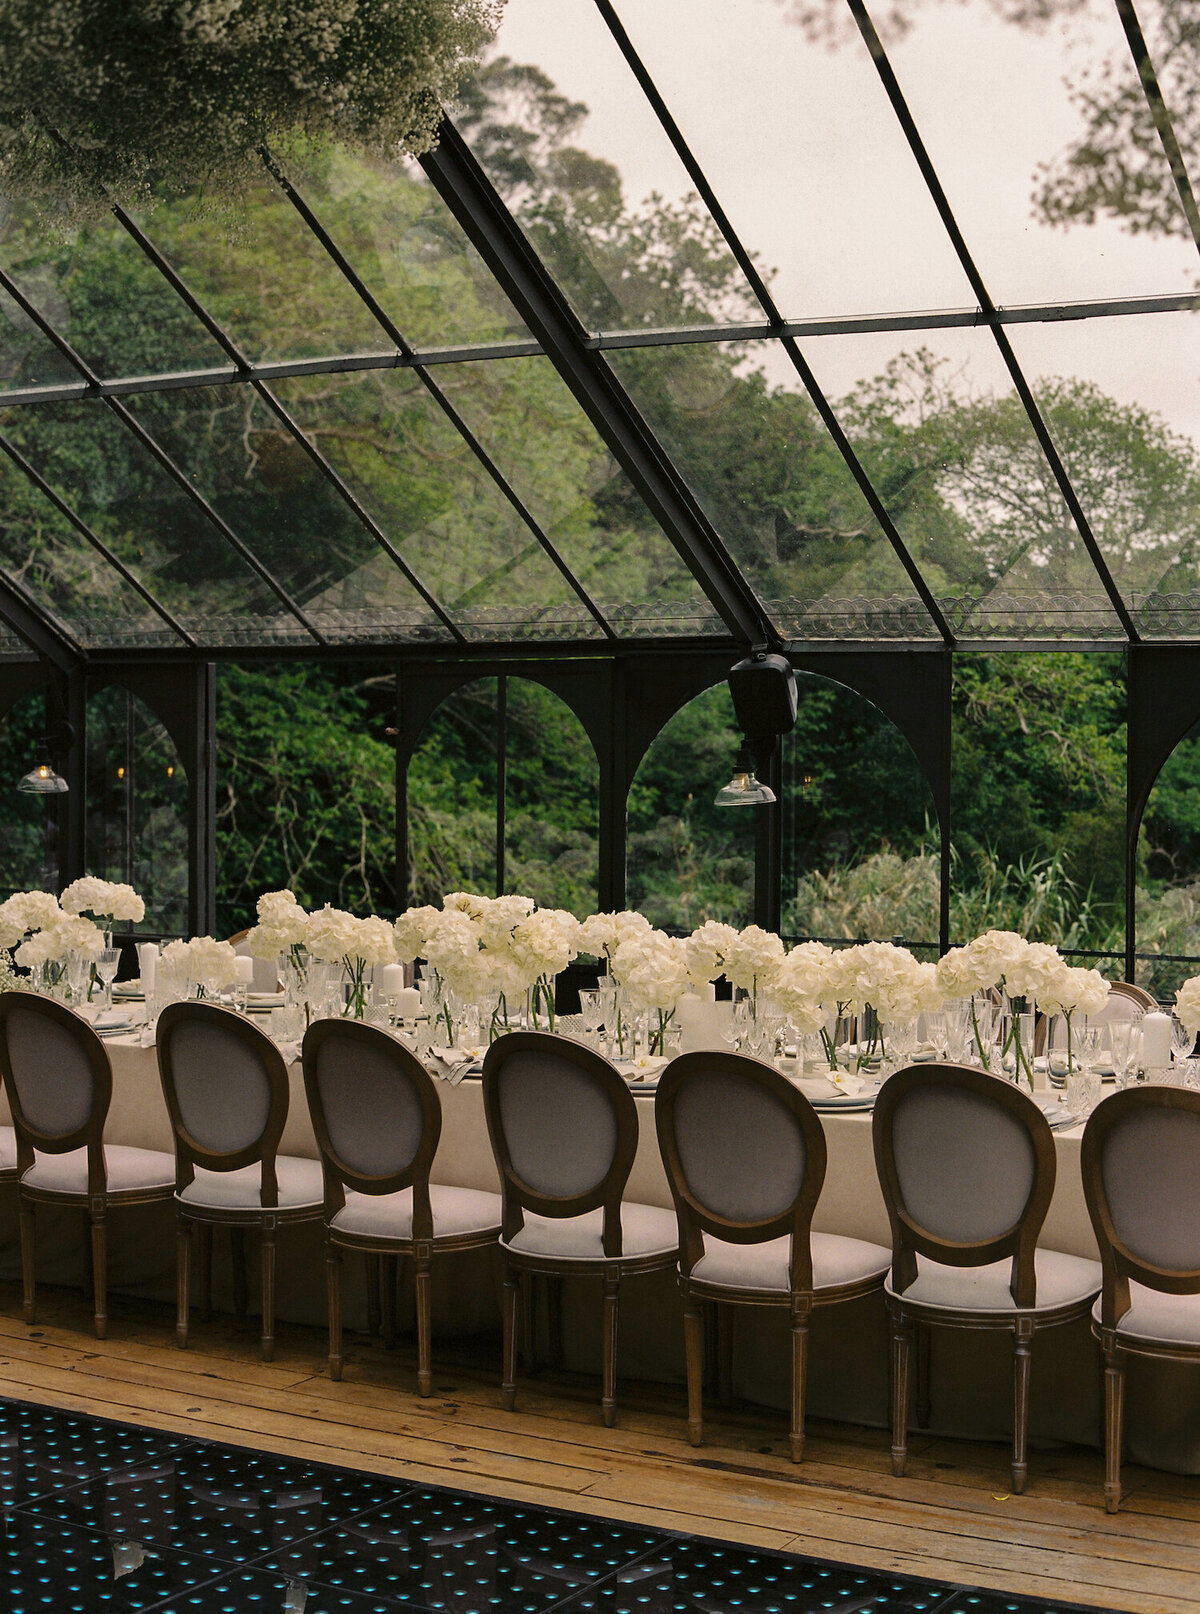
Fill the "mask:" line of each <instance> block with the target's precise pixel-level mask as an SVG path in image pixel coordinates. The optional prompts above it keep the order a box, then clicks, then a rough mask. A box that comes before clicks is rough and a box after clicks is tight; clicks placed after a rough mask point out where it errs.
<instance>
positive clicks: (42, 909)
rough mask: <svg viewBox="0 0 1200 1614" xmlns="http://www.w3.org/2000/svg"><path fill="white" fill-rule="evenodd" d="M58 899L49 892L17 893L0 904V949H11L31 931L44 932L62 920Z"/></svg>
mask: <svg viewBox="0 0 1200 1614" xmlns="http://www.w3.org/2000/svg"><path fill="white" fill-rule="evenodd" d="M62 912H63V911H62V909H61V908H60V907H59V905H58V898H57V897H56V896H54V895H53V894H52V893H51V892H49V891H18V892H16V893H15V894H14V895H13V896H11V897H9V898H8V899H7V900H6V901H4V902H0V947H5V948H8V947H13V946H15V944H16V943H17V942H19V941H20V939H21V937H22V936H27V935H29V933H30V932H31V931H35V930H45V928H46V927H47V926H48V925H52V924H54V923H55V921H56V920H58V919H61V918H62Z"/></svg>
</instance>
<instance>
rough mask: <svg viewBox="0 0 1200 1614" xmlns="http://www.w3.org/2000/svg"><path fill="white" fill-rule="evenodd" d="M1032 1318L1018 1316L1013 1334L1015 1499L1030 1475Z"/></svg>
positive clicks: (1013, 1469)
mask: <svg viewBox="0 0 1200 1614" xmlns="http://www.w3.org/2000/svg"><path fill="white" fill-rule="evenodd" d="M1033 1328H1034V1324H1033V1319H1032V1317H1020V1318H1018V1319H1017V1326H1016V1329H1015V1331H1014V1334H1013V1456H1012V1488H1013V1494H1014V1495H1015V1496H1020V1494H1021V1492H1022V1491H1023V1490H1024V1489H1025V1480H1026V1478H1027V1477H1028V1474H1029V1462H1028V1445H1029V1379H1030V1370H1031V1368H1032V1366H1033V1357H1032V1355H1031V1351H1030V1347H1031V1346H1032V1344H1033Z"/></svg>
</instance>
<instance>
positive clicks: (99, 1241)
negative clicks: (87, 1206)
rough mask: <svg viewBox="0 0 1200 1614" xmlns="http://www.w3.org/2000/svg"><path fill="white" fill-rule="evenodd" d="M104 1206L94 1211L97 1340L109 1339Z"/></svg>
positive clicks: (97, 1207)
mask: <svg viewBox="0 0 1200 1614" xmlns="http://www.w3.org/2000/svg"><path fill="white" fill-rule="evenodd" d="M104 1214H105V1207H104V1205H103V1204H101V1205H99V1206H96V1207H94V1208H93V1210H92V1240H91V1243H92V1321H93V1326H94V1328H95V1332H96V1338H97V1339H107V1338H108V1235H107V1230H106V1228H105V1225H104Z"/></svg>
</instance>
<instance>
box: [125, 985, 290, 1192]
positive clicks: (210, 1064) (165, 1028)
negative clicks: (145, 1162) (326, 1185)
mask: <svg viewBox="0 0 1200 1614" xmlns="http://www.w3.org/2000/svg"><path fill="white" fill-rule="evenodd" d="M156 1042H157V1048H158V1069H159V1074H160V1075H161V1077H162V1086H163V1096H164V1098H165V1099H166V1104H167V1112H168V1114H169V1115H170V1117H171V1127H172V1130H173V1131H174V1133H175V1166H176V1178H177V1181H176V1191H177V1192H179V1193H182V1192H183V1190H184V1189H185V1188H187V1187H188V1186H189V1184H190V1183H192V1182H193V1181H194V1180H195V1173H196V1167H197V1166H199V1167H200V1168H201V1169H202V1170H204V1171H237V1170H240V1169H241V1168H242V1167H243V1166H252V1165H255V1164H257V1163H259V1162H261V1164H262V1187H261V1197H262V1205H263V1208H264V1209H270V1208H272V1207H275V1206H278V1204H279V1190H278V1184H277V1181H276V1174H275V1155H276V1152H277V1151H278V1148H279V1140H280V1138H281V1137H282V1136H283V1128H284V1124H285V1123H286V1121H287V1115H288V1098H289V1094H288V1075H287V1066H286V1065H285V1064H284V1060H283V1055H282V1054H281V1053H280V1051H279V1049H278V1048H277V1047H276V1046H275V1044H274V1043H273V1042H272V1041H271V1039H270V1037H268V1036H267V1034H266V1033H265V1032H264V1031H260V1030H259V1028H258V1027H257V1026H256V1025H252V1024H251V1022H250V1021H249V1020H247V1019H245V1018H244V1017H243V1016H242V1015H240V1014H235V1013H234V1012H233V1011H232V1010H231V1009H223V1008H221V1007H220V1005H219V1004H216V1003H205V1002H202V1001H201V1002H193V1001H188V1002H186V1003H171V1004H168V1005H167V1007H166V1008H165V1009H164V1010H163V1011H162V1013H161V1014H160V1015H159V1017H158V1025H157V1030H156Z"/></svg>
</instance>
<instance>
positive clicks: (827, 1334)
mask: <svg viewBox="0 0 1200 1614" xmlns="http://www.w3.org/2000/svg"><path fill="white" fill-rule="evenodd" d="M108 1049H109V1053H110V1056H111V1059H112V1066H113V1099H112V1106H111V1109H110V1111H109V1117H108V1124H107V1127H106V1131H105V1137H106V1139H107V1141H109V1142H111V1143H123V1144H133V1145H136V1146H138V1147H141V1148H148V1149H163V1150H170V1149H171V1148H172V1137H171V1128H170V1122H169V1119H168V1116H167V1112H166V1106H165V1103H164V1100H163V1096H162V1089H161V1086H160V1084H159V1077H158V1066H157V1060H156V1057H155V1051H154V1049H153V1048H143V1047H141V1046H140V1044H139V1042H138V1041H137V1040H136V1039H135V1038H132V1037H128V1038H115V1039H110V1040H109V1042H108ZM289 1080H290V1083H291V1104H290V1109H289V1114H288V1120H287V1125H286V1127H285V1130H284V1134H283V1141H282V1145H281V1150H280V1152H281V1153H284V1154H294V1155H301V1156H306V1157H308V1158H312V1159H315V1158H316V1157H317V1146H316V1140H315V1138H314V1135H313V1130H312V1125H311V1122H310V1119H309V1115H308V1106H307V1102H306V1099H305V1093H304V1082H303V1076H302V1072H301V1067H300V1065H299V1063H298V1062H296V1063H293V1064H291V1065H290V1066H289ZM438 1093H439V1096H440V1098H441V1102H442V1115H443V1124H442V1136H441V1142H440V1144H439V1147H438V1152H437V1157H436V1160H435V1162H434V1168H433V1179H434V1181H435V1182H441V1183H448V1184H452V1185H455V1186H459V1187H469V1188H490V1189H496V1188H497V1187H498V1179H497V1173H496V1167H495V1162H494V1161H493V1159H492V1153H491V1148H490V1146H489V1143H488V1137H487V1127H486V1124H485V1120H484V1114H483V1095H482V1088H481V1085H480V1083H479V1081H478V1080H477V1079H474V1078H471V1077H467V1078H466V1079H465V1080H463V1081H461V1082H460V1083H459V1084H458V1085H456V1086H455V1085H451V1084H450V1083H449V1082H439V1083H438ZM634 1094H635V1097H636V1099H637V1109H638V1117H639V1121H640V1133H639V1140H638V1150H637V1156H636V1159H635V1161H634V1166H633V1171H632V1174H631V1176H630V1179H629V1185H628V1188H627V1190H626V1198H628V1199H631V1200H638V1201H641V1202H643V1203H646V1204H652V1205H662V1206H667V1207H669V1206H670V1204H671V1196H670V1191H669V1189H668V1187H667V1180H666V1175H665V1173H664V1170H663V1166H662V1161H661V1159H660V1157H659V1152H658V1144H657V1138H656V1134H655V1128H654V1105H653V1092H652V1091H648V1092H645V1093H642V1094H639V1093H638V1091H637V1088H636V1085H635V1087H634ZM0 1109H4V1110H5V1112H6V1106H4V1103H3V1100H2V1098H0ZM4 1118H5V1119H7V1114H6V1113H5V1117H4ZM821 1119H822V1124H823V1126H824V1128H825V1134H826V1138H827V1140H828V1146H829V1167H828V1172H827V1175H826V1179H825V1187H824V1191H823V1193H822V1196H821V1200H820V1203H819V1205H818V1207H817V1213H816V1217H815V1221H814V1226H815V1227H816V1228H817V1229H818V1230H820V1231H824V1232H835V1233H844V1234H850V1235H853V1236H855V1237H858V1238H864V1239H870V1240H873V1241H874V1242H876V1243H878V1244H883V1245H887V1244H888V1243H889V1241H890V1234H889V1230H888V1221H887V1214H886V1211H885V1209H884V1204H883V1199H882V1196H881V1194H880V1191H879V1185H878V1182H877V1179H876V1175H875V1163H874V1155H873V1152H872V1144H871V1117H870V1115H869V1114H868V1113H862V1112H859V1113H847V1114H836V1113H825V1114H823V1115H822V1118H821ZM1081 1136H1082V1128H1079V1127H1077V1128H1072V1129H1071V1130H1069V1131H1066V1132H1058V1133H1056V1135H1055V1142H1056V1148H1057V1156H1058V1175H1057V1181H1056V1185H1055V1191H1054V1198H1053V1201H1052V1203H1051V1206H1050V1212H1049V1215H1048V1217H1047V1219H1046V1224H1045V1228H1044V1230H1043V1234H1042V1239H1041V1242H1042V1243H1043V1244H1044V1245H1047V1246H1050V1247H1052V1248H1055V1249H1059V1250H1064V1251H1067V1252H1068V1253H1070V1254H1074V1255H1082V1256H1088V1257H1091V1258H1092V1259H1095V1258H1096V1245H1095V1240H1094V1238H1093V1235H1092V1230H1091V1225H1090V1223H1089V1221H1088V1216H1087V1210H1086V1206H1085V1204H1084V1198H1083V1189H1082V1183H1081V1178H1080V1170H1079V1148H1080V1139H1081ZM4 1215H5V1218H6V1231H7V1234H8V1237H6V1239H5V1241H4V1247H3V1249H2V1250H0V1260H3V1261H4V1265H5V1270H7V1271H8V1272H10V1273H13V1272H15V1270H16V1266H17V1254H16V1249H15V1214H14V1212H13V1209H12V1206H11V1196H7V1199H6V1205H5V1211H4ZM79 1235H80V1229H79V1228H78V1227H76V1226H74V1225H73V1224H72V1222H71V1220H70V1219H69V1218H67V1217H66V1216H65V1213H56V1212H53V1211H39V1258H38V1275H39V1278H40V1279H42V1280H43V1281H47V1282H53V1281H59V1282H71V1281H77V1280H78V1276H79V1270H80V1262H81V1252H82V1240H81V1238H80V1236H79ZM109 1237H110V1283H111V1285H112V1287H113V1288H114V1289H124V1290H128V1291H130V1292H132V1293H135V1294H139V1295H145V1296H152V1297H155V1298H158V1299H162V1300H172V1299H173V1297H174V1262H175V1254H174V1216H173V1213H172V1211H171V1210H170V1208H169V1207H167V1206H157V1207H147V1208H145V1209H142V1210H138V1211H126V1212H122V1213H118V1214H116V1215H114V1216H113V1217H112V1218H111V1220H110V1226H109ZM320 1240H321V1235H320V1231H319V1229H318V1228H315V1227H309V1228H296V1229H290V1230H289V1231H288V1234H287V1236H286V1237H284V1238H281V1239H280V1241H279V1274H278V1297H277V1306H278V1315H279V1317H280V1318H281V1319H283V1320H285V1321H286V1320H289V1319H290V1320H291V1321H295V1322H306V1323H311V1324H317V1325H320V1324H323V1323H324V1321H325V1294H324V1272H323V1267H324V1263H323V1260H322V1258H321V1245H320ZM251 1266H252V1269H253V1263H251ZM354 1266H355V1263H354V1262H353V1261H352V1260H351V1261H349V1262H348V1270H347V1278H348V1279H351V1278H352V1277H353V1268H354ZM252 1281H253V1270H252ZM214 1284H215V1303H216V1304H217V1305H218V1307H223V1308H226V1309H232V1294H231V1288H230V1284H229V1262H228V1259H227V1257H226V1255H225V1252H224V1251H222V1250H221V1249H220V1248H219V1247H218V1251H217V1256H216V1261H215V1273H214ZM347 1288H348V1294H347V1316H346V1321H347V1325H348V1326H350V1327H355V1326H363V1324H364V1322H365V1310H364V1299H363V1293H362V1291H361V1290H358V1291H356V1289H355V1287H354V1285H353V1283H350V1284H348V1285H347ZM593 1290H594V1291H595V1292H593ZM498 1301H499V1260H498V1257H497V1255H496V1253H495V1252H486V1251H485V1252H477V1253H476V1254H474V1255H459V1256H451V1257H447V1258H444V1259H443V1260H441V1261H440V1262H438V1263H437V1264H436V1265H435V1269H434V1306H435V1315H434V1328H435V1336H434V1362H435V1371H436V1363H437V1339H438V1337H439V1336H442V1337H445V1336H446V1335H450V1334H455V1333H457V1334H466V1335H472V1336H478V1337H481V1338H482V1337H484V1336H487V1335H489V1334H494V1335H496V1336H497V1340H496V1345H495V1362H496V1368H497V1372H498V1371H499V1341H498V1332H499V1304H498ZM408 1307H409V1297H408V1296H407V1294H406V1293H405V1286H404V1285H403V1284H402V1285H401V1320H402V1322H404V1321H406V1320H407V1318H408V1316H409V1311H408ZM562 1315H563V1330H562V1331H563V1341H564V1346H565V1356H566V1363H567V1365H568V1366H569V1367H573V1368H579V1369H581V1370H583V1371H588V1372H593V1371H594V1372H598V1371H599V1288H598V1286H596V1285H593V1284H590V1283H585V1282H576V1283H568V1284H566V1285H565V1286H564V1292H563V1300H562ZM733 1327H734V1350H733V1376H734V1384H733V1387H734V1390H735V1393H737V1394H738V1395H740V1396H743V1397H745V1398H746V1399H747V1400H750V1401H754V1402H758V1403H760V1404H764V1405H767V1406H774V1407H779V1408H783V1407H786V1406H787V1404H788V1396H789V1393H790V1392H789V1384H790V1377H789V1355H788V1325H787V1319H786V1313H785V1312H783V1311H773V1310H767V1309H761V1308H750V1307H738V1308H735V1310H734V1324H733ZM620 1330H621V1332H620V1350H619V1360H618V1368H619V1372H620V1373H621V1374H622V1375H624V1376H627V1377H637V1378H645V1379H650V1380H659V1381H675V1382H678V1381H681V1380H682V1378H683V1351H682V1322H681V1317H680V1310H679V1303H678V1296H677V1292H676V1289H675V1285H674V1282H673V1280H672V1279H671V1278H670V1277H669V1276H666V1275H660V1276H658V1277H647V1278H641V1279H635V1280H630V1281H629V1282H627V1283H626V1285H625V1287H624V1289H623V1292H622V1298H621V1322H620ZM932 1338H933V1349H932V1353H931V1355H932V1371H931V1389H932V1422H931V1425H930V1427H931V1429H933V1430H934V1431H941V1432H946V1433H956V1434H969V1435H972V1436H975V1437H978V1438H986V1439H997V1440H1005V1439H1007V1438H1008V1436H1009V1432H1010V1430H1011V1426H1012V1424H1011V1420H1012V1402H1011V1375H1010V1371H1009V1361H1010V1347H1009V1344H1008V1341H1007V1337H1006V1336H1003V1335H991V1334H987V1333H964V1332H962V1331H957V1330H956V1331H951V1330H943V1329H935V1330H934V1331H933V1336H932ZM484 1348H487V1349H490V1346H487V1345H486V1342H485V1346H484ZM1034 1349H1035V1357H1034V1362H1035V1365H1034V1375H1033V1407H1032V1430H1033V1438H1034V1440H1035V1441H1040V1442H1046V1441H1069V1442H1076V1443H1083V1444H1089V1445H1096V1444H1098V1442H1099V1436H1100V1418H1101V1403H1100V1366H1099V1356H1098V1351H1097V1347H1096V1345H1095V1342H1094V1341H1093V1339H1092V1337H1091V1334H1090V1331H1089V1329H1088V1328H1087V1326H1086V1324H1080V1325H1077V1326H1075V1325H1073V1326H1070V1327H1066V1328H1055V1329H1048V1330H1046V1331H1045V1332H1044V1333H1043V1334H1039V1335H1038V1338H1037V1343H1036V1345H1035V1347H1034ZM887 1360H888V1353H887V1335H886V1326H885V1312H884V1305H883V1301H882V1298H881V1297H880V1296H878V1295H876V1296H872V1297H869V1298H867V1299H865V1300H862V1301H858V1302H855V1303H853V1304H851V1305H847V1306H838V1307H833V1308H830V1309H829V1310H827V1311H819V1312H818V1313H817V1314H816V1317H815V1320H814V1323H813V1327H812V1331H811V1341H810V1379H809V1403H808V1404H809V1412H810V1415H812V1416H816V1417H827V1418H832V1419H838V1420H846V1421H852V1422H858V1423H867V1424H875V1425H882V1424H884V1423H885V1422H886V1420H887V1415H888V1414H887ZM618 1396H619V1390H618ZM1130 1396H1131V1401H1130V1408H1129V1418H1128V1426H1129V1447H1130V1455H1131V1456H1134V1457H1136V1456H1138V1455H1141V1456H1142V1457H1143V1458H1144V1459H1145V1460H1147V1461H1153V1462H1154V1463H1155V1464H1157V1465H1158V1466H1161V1467H1167V1468H1172V1469H1175V1470H1178V1471H1183V1472H1200V1374H1196V1373H1195V1372H1194V1371H1191V1370H1189V1369H1187V1368H1167V1367H1165V1366H1159V1365H1157V1364H1155V1365H1153V1366H1152V1367H1148V1366H1143V1365H1142V1364H1134V1366H1133V1370H1132V1371H1131V1374H1130ZM681 1435H682V1431H681Z"/></svg>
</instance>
